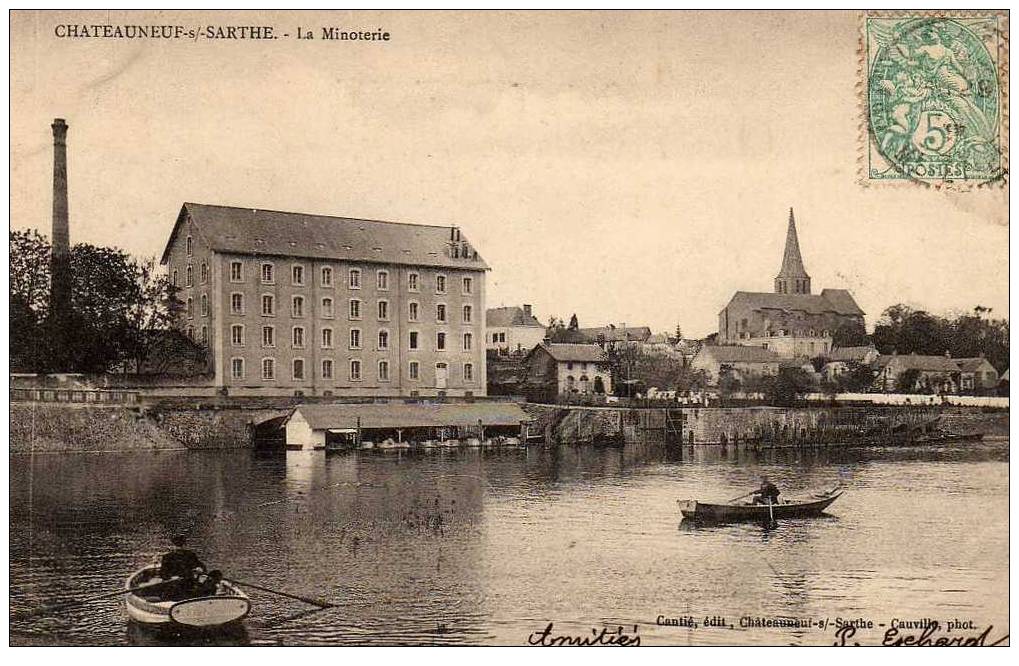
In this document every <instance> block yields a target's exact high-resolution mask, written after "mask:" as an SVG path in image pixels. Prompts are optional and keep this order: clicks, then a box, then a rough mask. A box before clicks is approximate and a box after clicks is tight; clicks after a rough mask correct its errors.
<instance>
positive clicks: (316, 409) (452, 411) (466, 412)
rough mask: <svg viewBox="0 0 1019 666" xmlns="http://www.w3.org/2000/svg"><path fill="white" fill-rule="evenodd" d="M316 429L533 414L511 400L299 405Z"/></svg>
mask: <svg viewBox="0 0 1019 666" xmlns="http://www.w3.org/2000/svg"><path fill="white" fill-rule="evenodd" d="M296 412H300V413H301V416H302V417H304V420H305V421H307V422H308V425H309V426H311V428H312V429H314V430H324V429H327V428H356V427H357V425H358V419H360V424H361V427H362V428H425V427H441V426H476V425H478V421H481V424H482V425H486V426H513V425H518V424H520V423H521V422H523V421H530V420H531V417H530V416H529V415H528V414H527V412H525V411H524V410H523V409H521V408H520V405H517V404H516V403H512V402H475V403H456V404H428V403H420V404H417V403H395V404H392V403H391V404H365V405H311V404H309V405H298V406H297V407H295V408H294V413H296Z"/></svg>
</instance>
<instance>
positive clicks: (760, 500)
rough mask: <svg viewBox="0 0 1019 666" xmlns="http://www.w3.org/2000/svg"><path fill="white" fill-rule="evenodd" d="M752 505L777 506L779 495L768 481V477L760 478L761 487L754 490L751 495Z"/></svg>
mask: <svg viewBox="0 0 1019 666" xmlns="http://www.w3.org/2000/svg"><path fill="white" fill-rule="evenodd" d="M752 494H753V496H754V504H778V496H779V495H780V494H781V493H779V492H778V488H776V487H775V484H774V483H772V482H771V481H768V477H766V476H762V477H761V487H760V488H758V489H757V490H755V491H754V492H753V493H752Z"/></svg>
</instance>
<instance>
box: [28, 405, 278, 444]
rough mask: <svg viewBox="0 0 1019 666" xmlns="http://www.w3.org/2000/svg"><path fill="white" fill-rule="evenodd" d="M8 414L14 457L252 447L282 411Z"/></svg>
mask: <svg viewBox="0 0 1019 666" xmlns="http://www.w3.org/2000/svg"><path fill="white" fill-rule="evenodd" d="M9 413H10V419H11V423H10V433H9V434H10V445H9V452H10V453H14V454H27V453H98V452H114V451H170V450H179V449H236V448H249V447H250V446H251V445H252V437H251V432H252V429H253V428H254V426H255V424H257V423H260V422H262V421H264V420H266V419H269V418H272V417H274V416H278V415H279V414H280V413H281V412H280V410H273V409H243V408H231V409H188V408H186V407H175V408H172V409H166V408H141V407H137V406H128V405H95V404H93V405H88V404H73V403H70V404H60V403H38V402H28V403H11V405H10V412H9Z"/></svg>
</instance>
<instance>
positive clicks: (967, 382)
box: [954, 356, 998, 393]
mask: <svg viewBox="0 0 1019 666" xmlns="http://www.w3.org/2000/svg"><path fill="white" fill-rule="evenodd" d="M954 361H955V363H956V365H958V366H959V391H960V392H962V393H985V392H988V391H993V390H995V388H997V386H998V371H997V370H995V369H994V366H993V365H991V364H990V362H988V360H987V359H986V358H984V357H983V356H977V357H974V358H957V359H954Z"/></svg>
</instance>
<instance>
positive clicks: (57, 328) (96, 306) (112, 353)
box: [10, 230, 178, 372]
mask: <svg viewBox="0 0 1019 666" xmlns="http://www.w3.org/2000/svg"><path fill="white" fill-rule="evenodd" d="M10 241H11V306H12V320H11V324H12V333H11V337H12V340H11V350H12V353H11V364H12V367H13V368H16V369H21V370H31V371H36V372H53V371H65V372H66V371H76V372H105V371H108V370H109V369H110V368H111V367H113V366H114V365H117V364H120V363H122V362H123V361H125V360H134V361H135V362H136V363H138V365H140V362H139V360H140V359H142V358H143V357H144V355H145V353H146V351H145V350H146V348H147V347H148V346H149V345H151V341H152V339H153V338H154V337H156V335H155V334H156V333H157V332H159V333H165V332H166V331H168V330H169V328H170V327H171V324H172V321H173V318H174V316H175V315H176V314H177V308H178V304H177V301H176V296H175V289H173V288H172V287H171V285H170V284H169V281H168V280H167V279H166V278H165V277H163V276H158V275H157V274H156V271H155V261H154V260H147V261H143V262H140V263H139V262H137V261H135V260H134V259H132V258H131V257H130V256H129V255H128V254H127V253H125V252H124V251H122V250H119V249H117V248H109V247H99V246H95V245H89V244H84V243H80V244H77V245H75V246H74V247H72V248H71V256H70V264H71V312H70V313H69V314H67V315H66V317H64V318H63V319H62V320H61V321H53V319H52V318H51V317H50V316H49V315H50V313H49V283H50V263H49V256H50V246H49V243H48V242H47V240H46V238H45V237H44V236H42V235H41V234H39V233H38V232H36V231H31V230H30V231H12V232H11V233H10Z"/></svg>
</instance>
